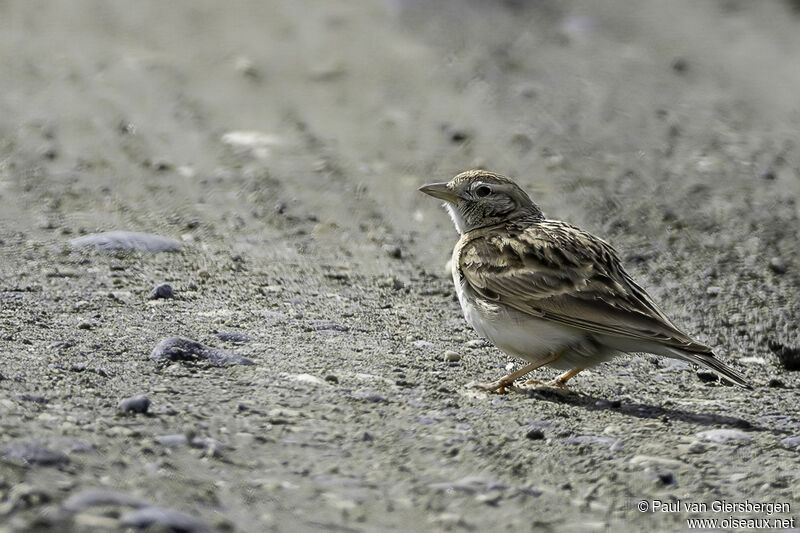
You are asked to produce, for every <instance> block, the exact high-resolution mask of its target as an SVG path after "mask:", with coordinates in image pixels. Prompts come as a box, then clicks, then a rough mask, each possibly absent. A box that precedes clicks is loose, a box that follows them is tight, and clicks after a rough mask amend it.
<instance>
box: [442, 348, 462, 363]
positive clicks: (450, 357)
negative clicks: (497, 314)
mask: <svg viewBox="0 0 800 533" xmlns="http://www.w3.org/2000/svg"><path fill="white" fill-rule="evenodd" d="M444 360H445V362H447V363H456V362H458V361H461V356H460V355H459V354H458V353H456V352H454V351H453V350H447V351H446V352H444Z"/></svg>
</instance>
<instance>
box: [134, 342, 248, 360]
mask: <svg viewBox="0 0 800 533" xmlns="http://www.w3.org/2000/svg"><path fill="white" fill-rule="evenodd" d="M150 358H151V359H153V360H154V361H164V360H167V361H189V362H196V361H200V360H205V361H211V362H212V363H216V364H218V365H254V364H255V363H254V362H253V361H252V360H250V359H248V358H247V357H242V356H241V355H236V354H232V353H228V352H226V351H224V350H218V349H217V348H212V347H210V346H206V345H204V344H200V343H199V342H195V341H192V340H189V339H184V338H182V337H168V338H166V339H164V340H163V341H161V342H160V343H158V346H156V347H155V349H154V350H153V353H152V354H151V355H150Z"/></svg>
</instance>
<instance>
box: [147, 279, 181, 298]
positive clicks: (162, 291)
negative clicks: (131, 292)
mask: <svg viewBox="0 0 800 533" xmlns="http://www.w3.org/2000/svg"><path fill="white" fill-rule="evenodd" d="M174 297H175V293H174V292H173V290H172V286H171V285H170V284H169V283H162V284H161V285H158V286H157V287H156V288H155V289H153V290H152V291H151V292H150V294H149V295H148V296H147V299H148V300H157V299H161V298H164V299H166V298H174Z"/></svg>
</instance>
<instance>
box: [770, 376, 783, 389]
mask: <svg viewBox="0 0 800 533" xmlns="http://www.w3.org/2000/svg"><path fill="white" fill-rule="evenodd" d="M767 387H769V388H771V389H782V388H784V387H786V384H785V383H784V382H783V381H781V380H779V379H777V378H772V379H770V380H769V383H767Z"/></svg>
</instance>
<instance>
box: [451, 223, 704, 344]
mask: <svg viewBox="0 0 800 533" xmlns="http://www.w3.org/2000/svg"><path fill="white" fill-rule="evenodd" d="M508 235H509V227H503V228H498V229H495V230H488V231H485V232H479V233H478V234H477V235H475V236H474V238H471V239H469V240H467V241H466V242H465V243H464V244H463V245H462V247H461V253H460V254H459V268H460V270H461V273H462V275H463V279H464V280H465V281H466V283H468V284H469V286H470V287H471V288H472V289H473V290H474V291H475V292H477V293H478V294H479V295H481V296H483V297H484V298H488V299H490V300H495V301H498V300H499V301H502V302H503V303H504V304H506V305H509V306H510V307H513V308H515V309H517V310H519V311H521V312H523V313H527V314H530V315H533V316H536V317H541V318H546V319H548V320H552V321H554V322H558V323H561V324H565V325H568V326H573V327H576V328H579V329H583V330H586V331H590V332H592V333H597V334H602V335H612V336H616V337H624V338H627V339H633V340H640V341H644V342H656V343H659V344H663V345H665V346H669V347H674V348H678V349H681V350H687V351H690V352H696V353H709V354H710V353H711V349H710V348H709V347H708V346H705V345H704V344H701V343H699V342H696V341H694V340H693V339H692V338H690V337H689V336H688V335H686V334H685V333H683V332H682V331H681V330H680V329H678V328H677V326H675V324H673V323H672V322H671V321H670V320H669V318H667V316H666V315H665V314H664V313H663V312H662V311H661V310H660V309H659V308H658V306H656V304H655V303H654V302H653V300H652V299H651V298H650V296H648V294H647V293H646V292H645V291H644V290H643V289H642V288H641V287H639V286H638V285H637V284H636V282H634V281H633V279H631V277H630V276H629V275H628V274H627V273H626V272H625V271H624V269H623V268H622V266H621V264H620V260H619V257H618V256H617V253H616V252H615V251H614V249H613V248H612V247H611V246H610V245H609V244H608V243H606V242H605V241H603V240H601V239H599V238H598V237H595V236H594V235H591V234H589V233H586V232H585V231H582V230H580V229H578V228H576V227H574V226H571V225H569V224H565V223H563V222H558V221H550V220H545V221H542V222H538V223H536V224H532V225H528V226H526V227H524V228H517V229H516V230H514V229H513V228H511V235H513V236H514V237H515V238H509V237H508Z"/></svg>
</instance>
